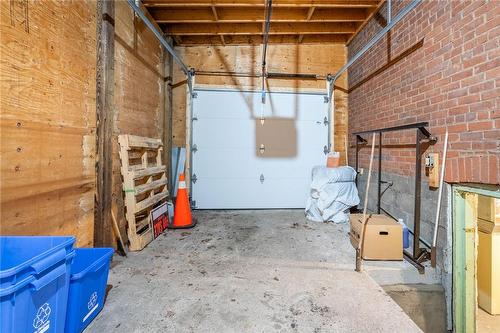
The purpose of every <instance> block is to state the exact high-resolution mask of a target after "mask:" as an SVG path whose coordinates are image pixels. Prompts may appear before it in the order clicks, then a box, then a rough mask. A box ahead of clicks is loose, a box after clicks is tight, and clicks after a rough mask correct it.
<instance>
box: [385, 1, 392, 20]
mask: <svg viewBox="0 0 500 333" xmlns="http://www.w3.org/2000/svg"><path fill="white" fill-rule="evenodd" d="M391 20H392V1H391V0H387V20H386V21H387V24H389V23H391Z"/></svg>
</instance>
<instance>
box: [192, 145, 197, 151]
mask: <svg viewBox="0 0 500 333" xmlns="http://www.w3.org/2000/svg"><path fill="white" fill-rule="evenodd" d="M191 151H192V152H193V153H196V152H197V151H198V146H197V145H193V146H192V147H191Z"/></svg>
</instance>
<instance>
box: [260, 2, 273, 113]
mask: <svg viewBox="0 0 500 333" xmlns="http://www.w3.org/2000/svg"><path fill="white" fill-rule="evenodd" d="M272 5H273V1H272V0H267V3H266V22H265V25H264V35H263V37H262V91H261V93H262V96H261V98H262V104H264V103H266V92H265V77H266V55H267V43H268V42H269V28H270V26H271V13H272V8H273V7H272Z"/></svg>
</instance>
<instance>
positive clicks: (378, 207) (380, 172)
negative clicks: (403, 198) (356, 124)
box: [377, 132, 382, 214]
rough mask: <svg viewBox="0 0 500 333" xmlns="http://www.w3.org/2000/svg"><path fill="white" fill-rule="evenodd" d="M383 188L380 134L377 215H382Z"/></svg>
mask: <svg viewBox="0 0 500 333" xmlns="http://www.w3.org/2000/svg"><path fill="white" fill-rule="evenodd" d="M381 188H382V132H379V133H378V188H377V191H378V195H377V198H378V200H377V214H380V200H381V198H380V197H381Z"/></svg>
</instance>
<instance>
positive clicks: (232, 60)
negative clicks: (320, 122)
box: [172, 44, 347, 159]
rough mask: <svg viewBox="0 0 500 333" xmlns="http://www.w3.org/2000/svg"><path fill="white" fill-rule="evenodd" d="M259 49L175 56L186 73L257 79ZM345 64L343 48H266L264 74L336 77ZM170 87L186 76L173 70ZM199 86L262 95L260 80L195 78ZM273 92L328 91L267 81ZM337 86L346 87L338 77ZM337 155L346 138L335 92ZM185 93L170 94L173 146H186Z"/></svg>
mask: <svg viewBox="0 0 500 333" xmlns="http://www.w3.org/2000/svg"><path fill="white" fill-rule="evenodd" d="M261 49H262V47H261V46H259V45H257V46H217V47H215V46H196V47H177V48H176V51H177V52H178V53H179V55H180V57H181V58H182V59H183V60H184V61H185V63H186V64H187V65H188V66H189V67H193V68H194V69H195V70H203V71H236V72H249V73H254V74H259V73H260V71H261V69H260V66H261ZM345 61H346V49H345V47H344V46H343V45H334V44H331V45H270V46H269V48H268V53H267V64H268V65H267V68H268V69H267V70H268V72H280V73H306V74H319V75H326V74H328V73H335V72H336V71H337V70H338V69H339V68H340V67H342V66H343V65H344V63H345ZM174 68H175V71H174V75H173V82H174V85H175V83H178V82H182V81H183V80H185V76H184V74H183V73H182V72H181V70H180V68H179V67H178V66H175V67H174ZM195 80H196V84H197V85H211V86H214V87H228V88H236V89H255V88H257V89H260V85H261V81H260V79H259V78H248V77H244V78H242V77H227V76H201V75H197V76H196V79H195ZM267 84H268V86H269V88H270V89H271V91H273V90H275V91H277V90H281V91H283V90H285V91H303V90H317V91H326V82H325V80H324V79H322V80H282V79H281V80H278V79H268V81H267ZM337 85H338V86H339V87H341V88H347V87H346V80H345V78H344V77H342V78H341V79H340V80H339V81H338V82H337ZM335 102H336V112H335V140H334V143H335V150H336V151H340V152H341V153H342V154H341V157H342V159H344V154H343V152H344V151H345V149H344V146H345V143H344V142H345V136H346V132H347V94H345V93H343V92H341V91H339V90H337V92H336V94H335ZM185 108H186V87H185V85H180V86H178V87H176V88H174V90H173V134H172V135H173V144H174V145H177V146H185V142H186V133H185V128H186V117H185V114H186V111H185Z"/></svg>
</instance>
